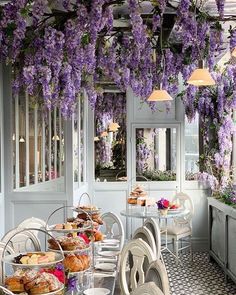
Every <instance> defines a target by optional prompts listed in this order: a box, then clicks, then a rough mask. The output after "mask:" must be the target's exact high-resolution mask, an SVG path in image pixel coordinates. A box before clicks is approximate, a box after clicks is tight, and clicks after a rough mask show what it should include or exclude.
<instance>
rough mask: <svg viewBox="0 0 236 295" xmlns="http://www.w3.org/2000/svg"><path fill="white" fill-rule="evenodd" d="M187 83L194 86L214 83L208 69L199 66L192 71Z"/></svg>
mask: <svg viewBox="0 0 236 295" xmlns="http://www.w3.org/2000/svg"><path fill="white" fill-rule="evenodd" d="M187 83H188V84H190V85H194V86H211V85H215V84H216V83H215V80H214V79H213V78H212V76H211V74H210V72H209V70H208V69H201V68H200V69H196V70H195V71H193V73H192V75H191V76H190V78H189V79H188V81H187Z"/></svg>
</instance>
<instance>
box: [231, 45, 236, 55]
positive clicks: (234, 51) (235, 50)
mask: <svg viewBox="0 0 236 295" xmlns="http://www.w3.org/2000/svg"><path fill="white" fill-rule="evenodd" d="M231 55H232V56H233V57H236V47H235V48H234V50H233V51H232V53H231Z"/></svg>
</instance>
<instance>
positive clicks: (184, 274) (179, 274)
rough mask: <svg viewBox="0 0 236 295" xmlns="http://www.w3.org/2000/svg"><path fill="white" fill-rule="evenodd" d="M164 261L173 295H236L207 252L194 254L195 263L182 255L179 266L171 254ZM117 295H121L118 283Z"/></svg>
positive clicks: (235, 290)
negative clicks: (210, 260)
mask: <svg viewBox="0 0 236 295" xmlns="http://www.w3.org/2000/svg"><path fill="white" fill-rule="evenodd" d="M164 260H165V265H166V269H167V272H168V276H169V283H170V291H171V295H182V294H183V295H236V285H235V284H234V283H233V282H232V281H231V280H230V279H229V280H228V283H225V278H224V273H223V272H222V270H221V268H220V267H219V266H218V265H217V264H216V263H215V262H209V259H208V254H207V253H205V252H194V260H193V262H191V260H190V259H189V254H181V263H179V264H176V262H175V259H174V257H173V256H172V255H169V254H164ZM115 295H120V290H119V283H118V282H117V284H116V290H115Z"/></svg>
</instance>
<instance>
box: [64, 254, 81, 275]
mask: <svg viewBox="0 0 236 295" xmlns="http://www.w3.org/2000/svg"><path fill="white" fill-rule="evenodd" d="M63 263H64V267H65V269H67V270H69V271H71V272H77V271H81V270H83V264H82V262H81V261H80V259H78V258H77V257H76V256H75V255H74V254H69V255H67V256H66V257H65V259H64V262H63Z"/></svg>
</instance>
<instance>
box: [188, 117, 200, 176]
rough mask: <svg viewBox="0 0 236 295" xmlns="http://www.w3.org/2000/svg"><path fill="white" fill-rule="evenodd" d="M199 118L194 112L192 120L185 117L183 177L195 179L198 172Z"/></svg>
mask: <svg viewBox="0 0 236 295" xmlns="http://www.w3.org/2000/svg"><path fill="white" fill-rule="evenodd" d="M198 160H199V120H198V115H197V114H196V117H195V119H194V120H193V121H192V122H188V120H187V118H186V119H185V179H186V180H196V179H197V173H198V172H199V166H198V164H197V163H198Z"/></svg>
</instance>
